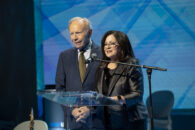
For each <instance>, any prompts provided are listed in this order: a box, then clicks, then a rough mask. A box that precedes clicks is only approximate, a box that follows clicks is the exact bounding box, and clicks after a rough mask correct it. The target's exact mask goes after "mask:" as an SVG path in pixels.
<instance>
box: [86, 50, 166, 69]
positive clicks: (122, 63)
mask: <svg viewBox="0 0 195 130" xmlns="http://www.w3.org/2000/svg"><path fill="white" fill-rule="evenodd" d="M93 61H100V62H107V63H117V64H121V65H127V66H134V67H141V68H147V69H154V70H160V71H167V69H166V68H160V67H154V66H146V65H139V64H132V63H131V64H130V63H124V62H117V61H110V60H103V59H100V58H97V54H96V53H92V54H91V57H89V58H88V59H87V60H86V61H85V63H86V64H88V63H91V62H93Z"/></svg>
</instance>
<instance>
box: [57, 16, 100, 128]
mask: <svg viewBox="0 0 195 130" xmlns="http://www.w3.org/2000/svg"><path fill="white" fill-rule="evenodd" d="M69 33H70V38H71V41H72V43H73V45H74V46H75V47H73V48H70V49H68V50H65V51H63V52H61V54H60V56H59V60H58V66H57V72H56V89H57V90H58V91H90V90H94V88H93V86H94V79H95V71H96V68H97V66H98V63H97V62H92V63H88V64H85V63H83V62H84V61H83V60H86V59H88V58H90V55H91V54H93V53H96V54H97V56H98V57H101V51H100V47H98V46H97V45H96V44H95V43H94V42H93V41H92V40H91V35H92V28H91V25H90V22H89V20H88V19H86V18H81V17H74V18H72V19H71V20H70V21H69ZM83 64H84V65H83ZM90 112H91V110H90V108H89V107H87V106H82V107H77V108H72V109H70V108H67V107H64V113H65V127H67V126H66V121H67V120H68V122H70V124H69V125H68V127H70V129H96V128H97V129H98V127H99V128H101V125H100V124H101V123H100V122H101V121H99V120H98V119H93V118H91V117H90V118H89V113H90ZM66 117H68V118H66ZM93 117H94V116H93ZM89 119H91V120H93V123H92V124H91V123H89V122H90V121H89ZM97 126H98V127H97Z"/></svg>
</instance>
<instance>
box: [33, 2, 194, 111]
mask: <svg viewBox="0 0 195 130" xmlns="http://www.w3.org/2000/svg"><path fill="white" fill-rule="evenodd" d="M34 6H35V31H36V53H37V54H36V55H37V81H38V82H37V87H38V90H40V89H44V85H48V84H55V73H56V66H57V61H58V56H59V53H60V52H61V51H63V50H66V49H68V48H70V47H72V46H73V45H72V44H71V41H70V38H69V37H70V35H69V33H68V21H69V19H71V18H72V17H75V16H81V17H86V18H88V19H89V20H90V21H91V23H92V28H93V34H92V39H93V40H94V42H95V43H97V44H99V45H100V41H101V38H102V36H103V34H104V33H105V32H106V31H108V30H120V31H122V32H124V33H126V34H127V35H128V37H129V39H130V41H131V44H132V46H133V49H134V53H135V55H136V57H137V58H139V59H140V64H143V65H148V66H157V67H162V68H167V71H166V72H163V71H156V70H154V71H153V72H152V91H153V92H154V91H157V90H171V91H173V93H174V96H175V104H174V109H192V108H195V1H194V0H118V1H117V0H56V1H55V0H40V1H38V0H34ZM143 73H144V85H145V88H144V89H145V93H144V100H146V97H147V96H148V95H149V89H148V79H147V74H146V70H145V69H143ZM165 98H166V97H165Z"/></svg>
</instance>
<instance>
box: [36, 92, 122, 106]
mask: <svg viewBox="0 0 195 130" xmlns="http://www.w3.org/2000/svg"><path fill="white" fill-rule="evenodd" d="M37 95H39V96H42V97H44V98H46V99H48V100H51V101H54V102H56V103H59V104H62V105H64V106H69V107H74V106H110V105H121V104H120V103H119V102H117V101H115V100H112V99H111V98H109V97H106V96H104V95H102V94H99V93H97V92H95V91H83V92H80V91H79V92H78V91H71V92H70V91H69V92H64V91H56V90H55V89H54V90H42V91H38V92H37Z"/></svg>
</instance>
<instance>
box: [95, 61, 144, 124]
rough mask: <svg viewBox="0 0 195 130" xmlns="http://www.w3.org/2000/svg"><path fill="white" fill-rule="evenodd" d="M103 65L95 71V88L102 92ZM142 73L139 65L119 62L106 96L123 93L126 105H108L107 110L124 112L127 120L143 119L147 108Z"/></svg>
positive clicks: (132, 62) (103, 84)
mask: <svg viewBox="0 0 195 130" xmlns="http://www.w3.org/2000/svg"><path fill="white" fill-rule="evenodd" d="M136 62H137V60H135V59H133V60H128V61H127V62H126V63H129V64H138V63H136ZM106 66H107V65H106V64H105V65H104V66H99V67H98V68H97V71H96V81H95V89H96V91H98V92H99V93H101V94H102V93H103V87H105V69H106ZM143 92H144V88H143V75H142V70H141V68H140V67H132V66H128V65H122V64H119V65H118V66H117V68H116V69H115V72H114V74H113V76H112V78H111V79H110V83H109V87H108V93H107V96H118V95H123V96H124V97H125V100H126V105H123V106H109V107H108V110H109V111H114V112H119V113H121V112H122V113H123V115H124V114H125V115H126V116H127V118H128V121H135V120H141V119H145V118H146V117H147V110H146V107H145V106H144V104H143Z"/></svg>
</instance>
